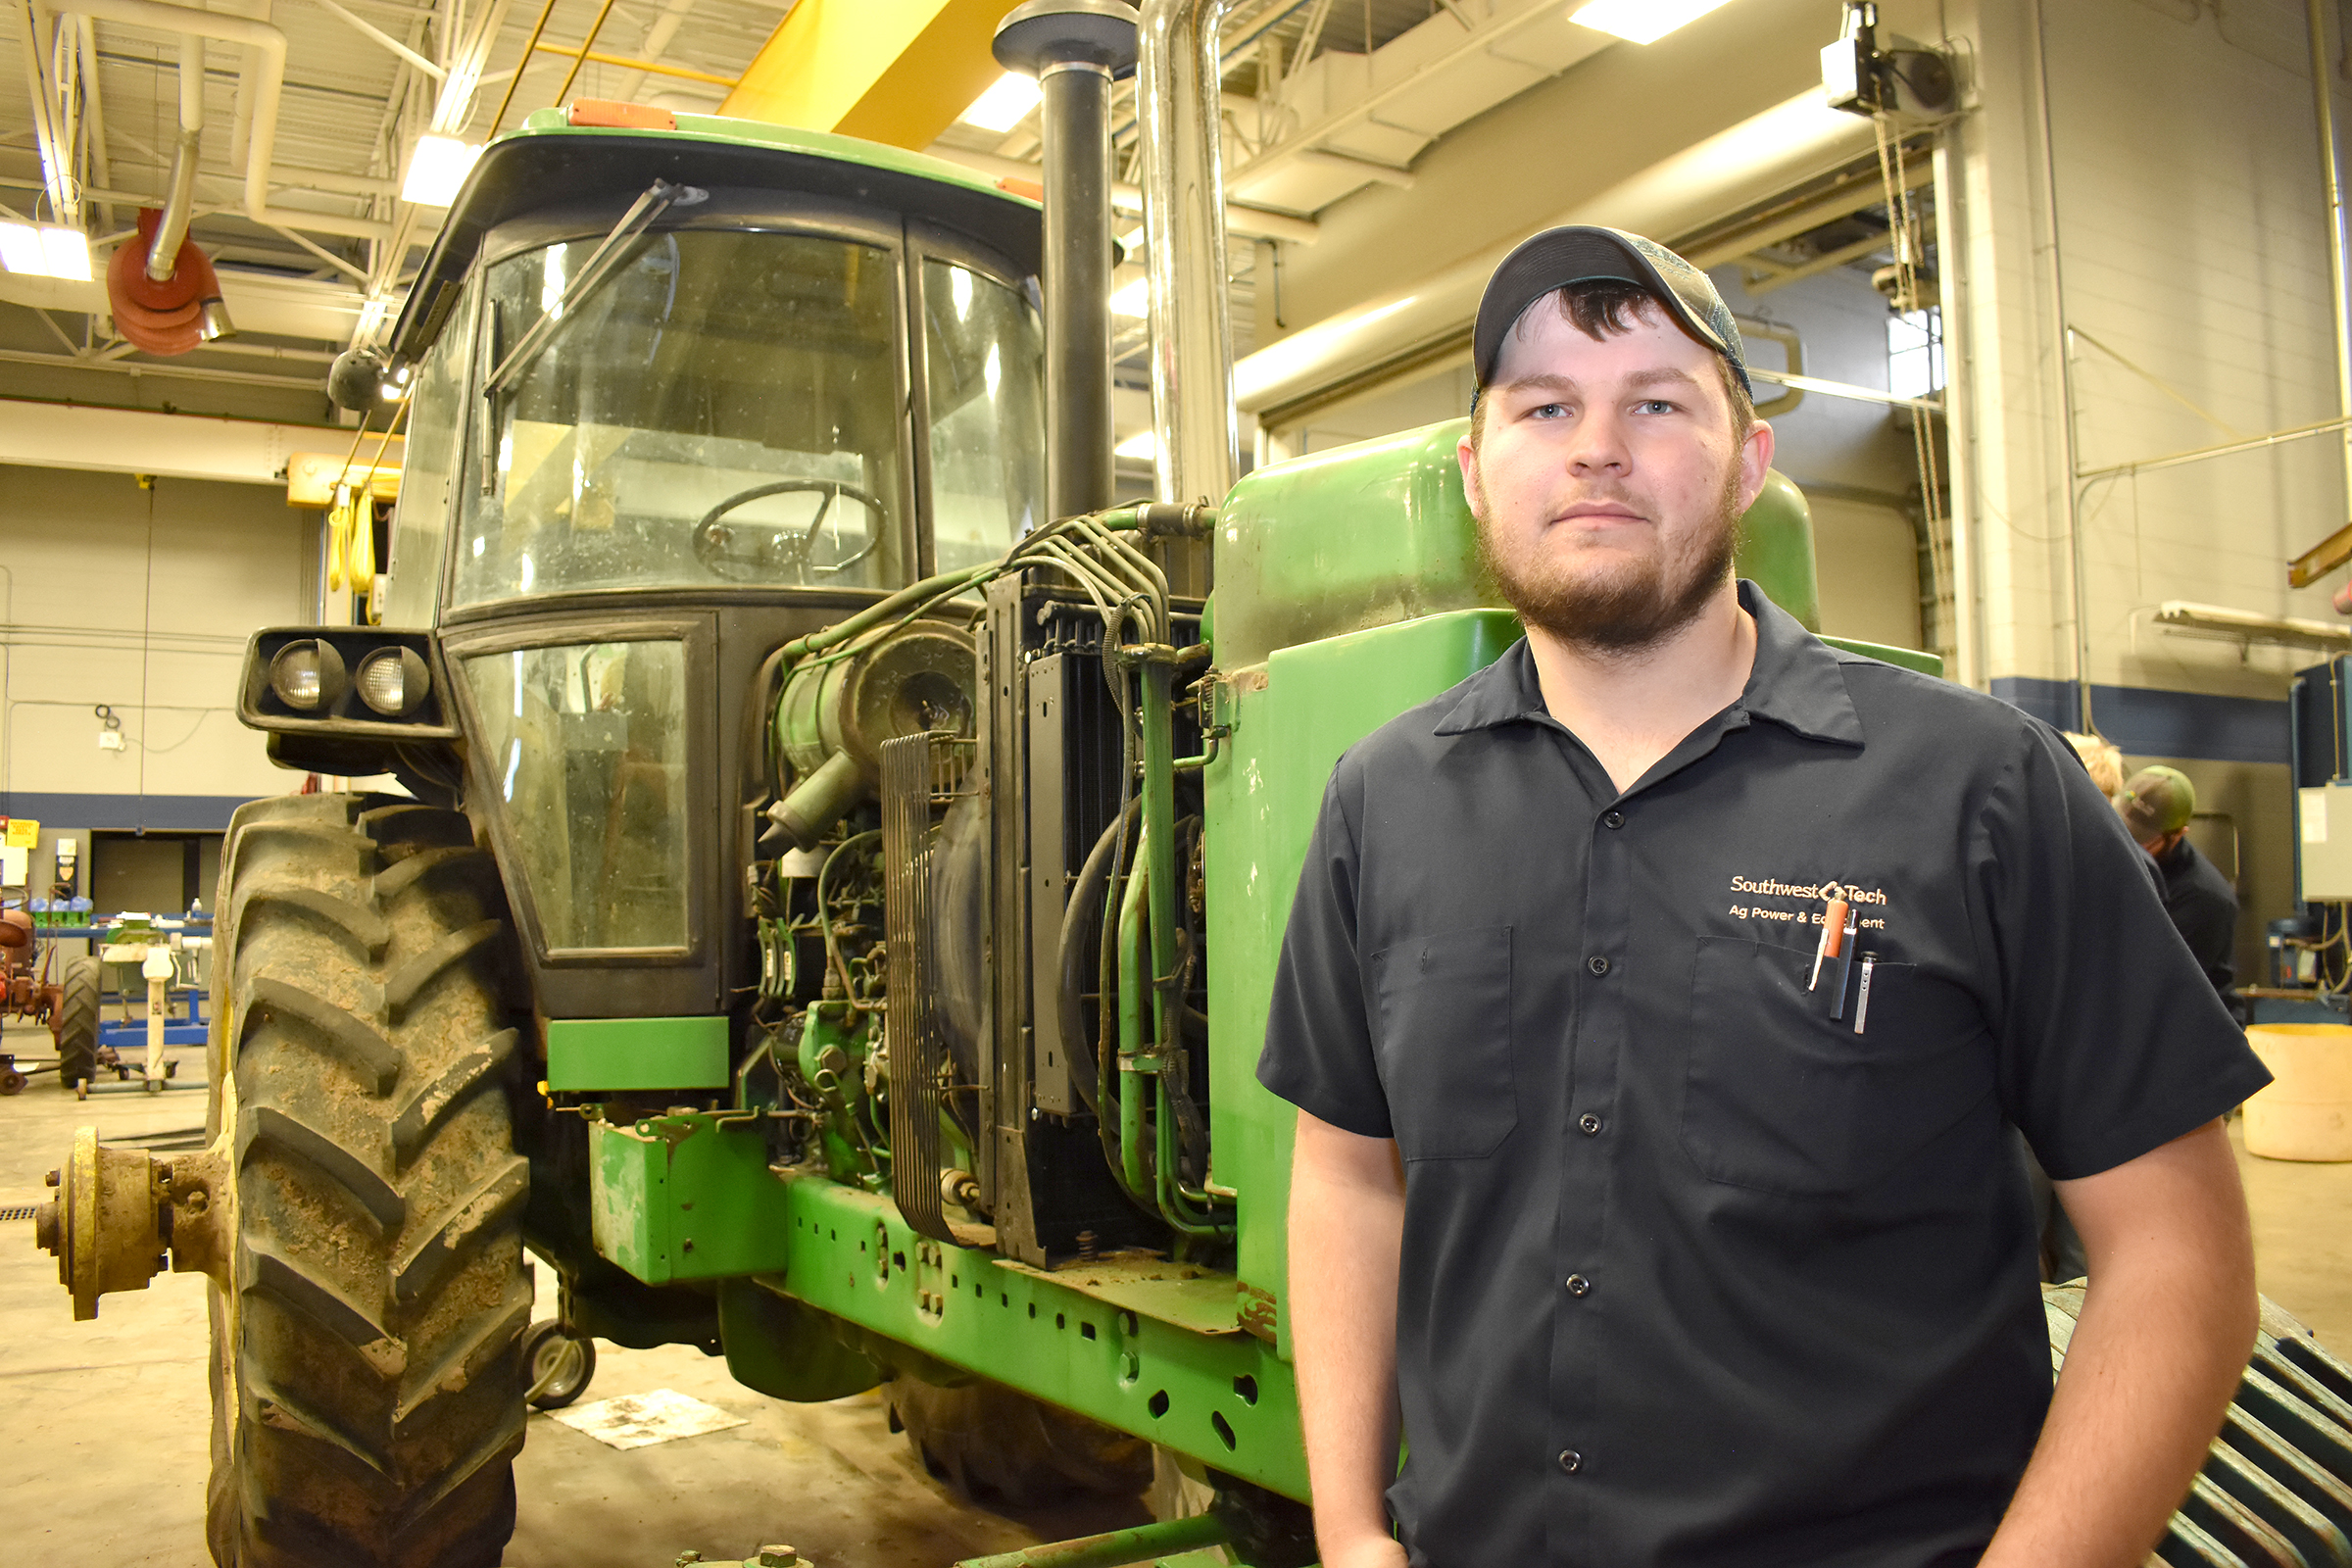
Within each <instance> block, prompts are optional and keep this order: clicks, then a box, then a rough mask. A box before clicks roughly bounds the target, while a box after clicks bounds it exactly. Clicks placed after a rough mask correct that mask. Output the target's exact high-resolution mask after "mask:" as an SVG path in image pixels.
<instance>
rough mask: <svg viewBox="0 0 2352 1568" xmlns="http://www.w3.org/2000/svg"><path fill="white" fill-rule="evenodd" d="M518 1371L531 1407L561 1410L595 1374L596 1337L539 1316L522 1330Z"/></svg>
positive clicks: (577, 1395) (584, 1388) (556, 1320)
mask: <svg viewBox="0 0 2352 1568" xmlns="http://www.w3.org/2000/svg"><path fill="white" fill-rule="evenodd" d="M522 1375H523V1377H524V1378H525V1379H526V1380H527V1381H528V1383H529V1385H530V1393H529V1394H528V1395H526V1396H524V1397H526V1398H527V1399H529V1400H530V1403H531V1407H532V1408H533V1409H535V1410H561V1409H563V1408H564V1406H565V1405H567V1404H569V1403H571V1401H572V1400H574V1399H576V1398H578V1397H580V1395H581V1394H582V1393H584V1392H585V1391H586V1390H587V1387H588V1380H589V1379H590V1378H593V1377H595V1376H596V1341H595V1340H593V1339H591V1338H590V1337H589V1336H587V1335H585V1334H581V1335H574V1334H572V1333H571V1332H570V1331H569V1330H567V1329H565V1328H564V1325H563V1323H562V1322H561V1321H560V1320H558V1319H556V1318H552V1317H548V1318H541V1319H540V1320H539V1321H538V1322H536V1323H534V1324H532V1325H531V1326H530V1327H529V1328H527V1329H525V1330H523V1331H522Z"/></svg>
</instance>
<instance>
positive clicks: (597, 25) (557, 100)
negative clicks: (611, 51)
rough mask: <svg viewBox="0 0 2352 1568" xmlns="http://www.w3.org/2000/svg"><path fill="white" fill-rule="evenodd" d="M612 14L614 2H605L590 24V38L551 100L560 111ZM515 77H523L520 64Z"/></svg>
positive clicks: (609, 0)
mask: <svg viewBox="0 0 2352 1568" xmlns="http://www.w3.org/2000/svg"><path fill="white" fill-rule="evenodd" d="M612 14H613V0H605V3H604V4H603V5H601V6H599V7H597V11H596V20H595V21H594V22H591V23H590V24H588V36H587V37H585V38H582V39H581V40H580V52H579V53H578V54H577V55H575V56H574V57H573V58H572V62H571V65H570V67H569V68H568V69H567V70H565V72H564V81H563V84H562V85H561V86H559V87H558V88H556V96H555V97H554V98H553V99H552V100H551V102H553V103H554V104H555V106H556V107H557V108H558V109H561V108H563V107H564V94H565V93H567V92H569V91H571V84H572V83H573V82H574V81H576V80H578V79H579V74H580V67H581V66H582V65H584V64H585V63H586V62H587V58H588V51H589V50H591V49H594V48H595V47H596V35H597V34H598V33H600V32H602V31H604V30H605V19H606V18H607V17H609V16H611V15H612ZM521 77H522V67H521V66H520V65H519V64H517V65H516V66H515V79H516V80H520V79H521Z"/></svg>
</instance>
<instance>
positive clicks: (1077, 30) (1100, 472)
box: [994, 0, 1136, 518]
mask: <svg viewBox="0 0 2352 1568" xmlns="http://www.w3.org/2000/svg"><path fill="white" fill-rule="evenodd" d="M994 49H995V53H996V57H997V63H998V64H999V65H1001V66H1003V67H1004V68H1005V70H1007V71H1020V72H1026V73H1030V74H1032V75H1035V76H1036V77H1037V79H1038V86H1039V87H1040V88H1041V89H1042V90H1043V94H1044V99H1043V104H1042V106H1041V108H1040V111H1039V115H1040V119H1041V121H1042V122H1043V128H1044V131H1045V144H1046V171H1045V172H1046V180H1045V184H1046V275H1045V278H1044V283H1045V294H1046V515H1047V516H1048V517H1050V518H1051V517H1068V516H1074V515H1078V514H1080V513H1085V512H1098V511H1101V510H1102V509H1103V508H1104V507H1107V506H1109V505H1110V504H1111V500H1112V485H1113V481H1112V477H1111V451H1110V448H1111V419H1110V266H1111V264H1110V183H1111V181H1110V83H1111V78H1112V77H1114V76H1119V75H1124V74H1125V73H1127V72H1128V71H1129V70H1130V69H1132V68H1133V66H1134V65H1135V57H1136V15H1135V9H1134V7H1132V6H1130V5H1128V4H1126V3H1125V0H1028V4H1026V5H1022V6H1018V7H1016V8H1014V9H1013V10H1012V11H1011V12H1010V13H1008V14H1007V15H1006V16H1005V20H1004V21H1003V22H1002V23H1000V24H998V26H997V35H996V41H995V44H994Z"/></svg>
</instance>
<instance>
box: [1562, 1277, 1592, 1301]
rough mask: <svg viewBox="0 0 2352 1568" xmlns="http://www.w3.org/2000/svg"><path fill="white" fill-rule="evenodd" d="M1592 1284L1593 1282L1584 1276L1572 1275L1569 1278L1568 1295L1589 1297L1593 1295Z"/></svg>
mask: <svg viewBox="0 0 2352 1568" xmlns="http://www.w3.org/2000/svg"><path fill="white" fill-rule="evenodd" d="M1592 1292H1593V1282H1592V1281H1591V1280H1589V1279H1587V1278H1585V1277H1584V1276H1583V1275H1582V1274H1571V1275H1569V1276H1568V1294H1569V1295H1570V1296H1589V1295H1591V1294H1592Z"/></svg>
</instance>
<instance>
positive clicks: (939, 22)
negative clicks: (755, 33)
mask: <svg viewBox="0 0 2352 1568" xmlns="http://www.w3.org/2000/svg"><path fill="white" fill-rule="evenodd" d="M1004 14H1005V0H800V3H799V4H798V5H796V6H794V7H793V8H792V9H791V10H790V11H789V12H787V13H786V14H785V17H784V20H783V21H782V22H781V23H778V24H777V25H776V30H775V31H774V32H772V33H770V34H769V35H768V40H767V42H766V43H765V44H763V45H762V46H761V47H760V53H759V54H758V55H756V56H754V57H753V59H752V63H751V65H750V66H749V67H747V68H746V69H745V71H744V73H743V79H742V81H741V82H740V83H738V84H737V86H736V87H735V90H734V91H732V92H730V93H729V94H728V95H727V100H726V102H725V103H723V104H721V105H720V106H719V110H718V112H719V113H720V114H722V115H735V116H739V117H741V118H743V119H745V120H761V121H766V122H767V123H770V124H778V125H797V126H800V127H801V128H803V129H805V130H831V131H839V132H840V133H841V134H843V135H845V136H863V137H865V138H866V139H867V140H869V141H879V142H887V143H889V144H891V145H892V146H895V147H908V148H915V149H918V150H919V149H921V148H924V147H928V146H930V145H931V143H932V142H933V141H935V140H937V139H938V137H939V133H940V132H941V131H943V130H945V129H947V128H948V126H949V125H950V124H952V123H955V120H956V116H958V115H960V114H962V113H963V111H964V110H965V109H966V108H968V107H969V106H970V104H971V102H972V100H973V99H975V98H977V97H979V96H980V94H981V92H982V91H983V90H985V89H986V88H987V86H988V84H989V83H990V82H992V81H995V80H996V79H997V77H998V76H999V75H1000V74H1002V68H1001V67H999V66H998V64H997V63H996V60H995V58H994V57H993V56H992V55H991V54H990V53H989V47H988V46H989V39H990V37H991V36H992V35H993V34H994V33H995V31H996V26H997V23H998V21H999V20H1000V19H1001V18H1002V17H1003V16H1004Z"/></svg>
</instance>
